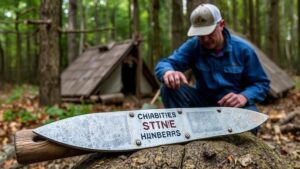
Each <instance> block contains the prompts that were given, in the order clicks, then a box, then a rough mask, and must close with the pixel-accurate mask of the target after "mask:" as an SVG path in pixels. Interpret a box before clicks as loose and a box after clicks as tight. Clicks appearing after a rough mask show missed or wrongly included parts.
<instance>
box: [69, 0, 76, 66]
mask: <svg viewBox="0 0 300 169" xmlns="http://www.w3.org/2000/svg"><path fill="white" fill-rule="evenodd" d="M76 14H77V2H76V0H69V20H68V30H69V31H73V30H75V29H76ZM77 54H78V53H77V43H76V33H69V34H68V62H69V64H70V63H72V62H73V61H74V60H75V58H76V55H77Z"/></svg>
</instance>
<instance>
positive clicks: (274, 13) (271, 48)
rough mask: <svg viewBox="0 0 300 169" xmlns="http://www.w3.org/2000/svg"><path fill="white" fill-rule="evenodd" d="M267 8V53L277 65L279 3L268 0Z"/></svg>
mask: <svg viewBox="0 0 300 169" xmlns="http://www.w3.org/2000/svg"><path fill="white" fill-rule="evenodd" d="M268 2H269V4H268V5H269V6H268V19H269V22H268V23H269V24H268V29H267V30H269V31H268V35H267V52H268V55H269V57H270V58H271V59H272V60H274V61H277V63H279V62H278V61H279V54H280V44H279V39H280V38H279V37H280V34H279V25H280V24H279V12H278V11H279V5H278V4H279V1H278V0H270V1H268Z"/></svg>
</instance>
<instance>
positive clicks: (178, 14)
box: [171, 0, 185, 50]
mask: <svg viewBox="0 0 300 169" xmlns="http://www.w3.org/2000/svg"><path fill="white" fill-rule="evenodd" d="M182 9H183V8H182V0H173V1H172V24H171V25H172V27H171V28H172V50H174V49H176V48H178V47H179V46H180V45H181V43H182V42H183V41H184V39H185V38H184V37H185V36H184V35H185V34H184V33H185V30H184V27H185V26H184V21H183V11H182Z"/></svg>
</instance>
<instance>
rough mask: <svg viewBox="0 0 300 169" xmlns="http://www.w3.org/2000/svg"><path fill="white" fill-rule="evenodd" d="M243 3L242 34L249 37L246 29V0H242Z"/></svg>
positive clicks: (247, 17)
mask: <svg viewBox="0 0 300 169" xmlns="http://www.w3.org/2000/svg"><path fill="white" fill-rule="evenodd" d="M243 2H244V4H243V11H244V12H243V19H242V21H241V23H243V30H242V31H243V34H244V35H245V36H246V38H249V34H248V33H249V31H248V28H249V26H248V25H249V24H248V23H249V22H248V21H249V20H248V19H249V16H248V0H243Z"/></svg>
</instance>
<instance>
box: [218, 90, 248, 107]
mask: <svg viewBox="0 0 300 169" xmlns="http://www.w3.org/2000/svg"><path fill="white" fill-rule="evenodd" d="M246 103H247V98H246V97H245V96H244V95H242V94H235V93H228V94H227V95H225V96H224V97H223V98H222V99H221V100H219V101H218V104H219V105H220V106H226V107H244V106H245V105H246Z"/></svg>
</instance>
